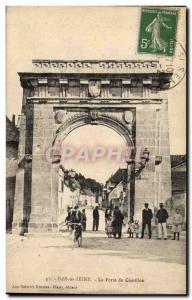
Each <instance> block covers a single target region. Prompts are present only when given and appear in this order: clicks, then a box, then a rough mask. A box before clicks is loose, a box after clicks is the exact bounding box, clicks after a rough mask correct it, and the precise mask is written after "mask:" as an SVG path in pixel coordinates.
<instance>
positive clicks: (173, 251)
mask: <svg viewBox="0 0 192 300" xmlns="http://www.w3.org/2000/svg"><path fill="white" fill-rule="evenodd" d="M185 272H186V267H185V236H184V235H182V237H181V240H180V241H173V240H167V241H164V240H155V239H151V240H148V239H143V240H141V239H129V238H127V236H126V235H125V234H124V236H123V238H122V239H121V240H118V239H109V238H107V236H106V234H105V232H104V231H99V232H92V231H90V230H88V231H87V232H86V233H84V234H83V245H82V248H78V247H73V242H72V239H71V237H69V234H68V233H60V234H57V235H38V234H37V235H28V236H26V237H20V236H15V235H7V274H9V277H8V278H7V291H12V292H17V291H18V290H19V289H20V287H21V285H23V286H22V292H25V291H26V292H30V291H31V292H35V293H37V292H49V293H72V292H73V293H74V292H75V293H94V292H99V293H113V294H115V293H119V292H121V293H143V292H145V293H155V291H156V290H158V292H159V293H167V294H169V293H184V292H185V288H184V287H185ZM82 277H86V278H82ZM87 281H89V282H88V283H87Z"/></svg>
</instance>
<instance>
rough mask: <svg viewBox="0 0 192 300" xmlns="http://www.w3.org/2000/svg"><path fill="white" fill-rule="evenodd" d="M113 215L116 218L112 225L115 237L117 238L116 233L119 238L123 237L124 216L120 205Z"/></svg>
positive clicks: (116, 207)
mask: <svg viewBox="0 0 192 300" xmlns="http://www.w3.org/2000/svg"><path fill="white" fill-rule="evenodd" d="M113 215H114V220H113V225H112V226H113V227H114V237H115V238H116V235H118V238H119V239H121V235H122V225H123V219H124V216H123V214H122V213H121V211H120V209H119V207H118V206H115V209H114V214H113Z"/></svg>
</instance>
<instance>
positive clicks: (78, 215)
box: [71, 205, 82, 223]
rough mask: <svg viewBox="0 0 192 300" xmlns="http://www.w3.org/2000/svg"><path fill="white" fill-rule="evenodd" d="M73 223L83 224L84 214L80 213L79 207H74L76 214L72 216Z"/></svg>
mask: <svg viewBox="0 0 192 300" xmlns="http://www.w3.org/2000/svg"><path fill="white" fill-rule="evenodd" d="M71 219H72V220H71V221H72V223H81V222H82V213H81V212H80V209H79V206H78V205H77V206H75V207H74V212H73V214H72V218H71Z"/></svg>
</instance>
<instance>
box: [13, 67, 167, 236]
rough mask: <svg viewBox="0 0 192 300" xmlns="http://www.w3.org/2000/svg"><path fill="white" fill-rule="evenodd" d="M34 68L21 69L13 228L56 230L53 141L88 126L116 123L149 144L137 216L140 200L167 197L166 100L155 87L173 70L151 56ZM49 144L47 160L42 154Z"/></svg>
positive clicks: (128, 136)
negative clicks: (167, 70) (50, 159)
mask: <svg viewBox="0 0 192 300" xmlns="http://www.w3.org/2000/svg"><path fill="white" fill-rule="evenodd" d="M33 66H34V70H33V72H27V73H19V76H20V80H21V86H22V88H23V107H22V116H21V123H20V142H19V169H18V173H17V180H16V197H15V210H14V220H13V228H14V229H15V232H19V231H20V230H21V228H22V232H23V233H24V232H27V231H37V232H40V231H55V230H57V215H58V168H59V160H60V155H61V153H60V151H58V147H59V146H60V145H61V144H62V142H63V140H64V139H65V137H66V136H67V135H68V134H69V133H70V132H71V131H73V130H75V129H76V128H78V127H79V126H84V125H87V124H92V125H96V124H101V125H104V126H108V127H110V128H112V129H114V130H115V131H116V132H118V133H119V134H120V135H121V136H122V137H123V138H124V140H125V142H126V143H127V145H129V146H133V147H135V146H137V145H138V146H142V147H146V146H147V147H148V149H149V151H150V161H149V162H148V163H147V165H146V168H145V169H144V170H143V171H142V173H141V175H140V180H137V181H136V183H135V190H134V193H135V203H134V206H135V217H138V216H139V214H140V211H141V208H142V207H143V203H144V202H145V201H147V202H149V203H150V206H151V207H152V208H155V207H156V206H157V205H158V203H159V202H164V201H166V199H167V198H169V197H170V195H171V177H170V153H169V127H168V102H167V99H165V98H164V97H163V96H162V94H161V90H163V89H166V88H167V87H168V85H169V81H170V77H171V74H169V73H162V72H160V71H161V70H160V68H161V66H160V65H159V63H158V62H157V61H34V62H33ZM130 114H131V115H132V117H131V119H130V120H129V115H130ZM127 116H128V117H127ZM52 146H54V147H55V148H54V149H55V150H54V151H53V153H52V154H53V156H54V159H53V162H52V163H50V162H48V161H47V160H46V159H45V152H46V150H47V149H49V148H50V147H52ZM56 148H57V149H56ZM129 189H130V187H129ZM132 192H133V191H132Z"/></svg>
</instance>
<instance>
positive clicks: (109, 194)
mask: <svg viewBox="0 0 192 300" xmlns="http://www.w3.org/2000/svg"><path fill="white" fill-rule="evenodd" d="M126 184H127V169H118V170H117V172H116V173H115V174H114V175H112V176H111V177H110V178H109V180H108V181H107V182H106V185H105V195H104V198H105V200H106V201H105V202H106V205H109V206H113V207H115V206H119V207H120V208H121V210H122V212H124V214H125V215H126V214H127V210H128V208H127V198H126Z"/></svg>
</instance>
